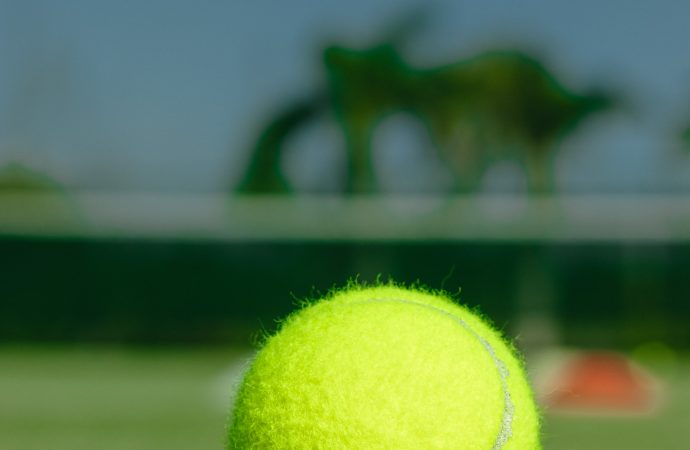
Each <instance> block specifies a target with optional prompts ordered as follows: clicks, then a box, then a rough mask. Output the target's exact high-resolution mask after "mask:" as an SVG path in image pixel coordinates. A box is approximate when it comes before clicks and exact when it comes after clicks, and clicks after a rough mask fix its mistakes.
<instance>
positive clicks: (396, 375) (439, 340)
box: [229, 285, 540, 450]
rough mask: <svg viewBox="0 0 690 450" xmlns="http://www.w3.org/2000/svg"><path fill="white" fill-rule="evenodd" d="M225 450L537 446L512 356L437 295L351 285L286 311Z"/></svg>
mask: <svg viewBox="0 0 690 450" xmlns="http://www.w3.org/2000/svg"><path fill="white" fill-rule="evenodd" d="M229 446H230V448H233V449H269V448H270V449H298V448H309V449H321V448H323V449H341V448H342V449H421V448H424V449H466V450H517V449H530V450H533V449H538V448H540V445H539V417H538V414H537V412H536V408H535V405H534V401H533V397H532V393H531V390H530V387H529V385H528V383H527V380H526V379H525V376H524V370H523V367H522V363H521V361H520V360H519V359H518V358H517V357H516V356H515V352H514V350H513V349H512V348H511V347H510V346H508V345H507V344H505V343H504V341H503V339H502V337H501V336H500V334H499V333H497V332H496V331H495V330H493V329H492V328H491V327H490V326H489V325H488V324H487V323H486V322H485V321H484V320H482V319H481V317H479V316H478V315H475V314H473V313H472V312H470V311H469V310H467V309H466V308H464V307H462V306H459V305H457V304H455V303H453V302H452V301H451V300H450V299H449V298H447V297H445V296H443V295H441V294H438V293H431V292H425V291H419V290H412V289H407V288H403V287H398V286H393V285H385V286H378V287H359V286H354V287H350V288H348V289H346V290H343V291H339V292H336V293H335V294H333V295H331V296H330V297H328V298H326V299H324V300H322V301H320V302H317V303H314V304H312V305H309V306H307V307H306V308H304V309H302V310H300V311H298V312H297V313H295V314H293V315H291V316H289V317H288V319H287V320H286V321H285V322H284V323H283V325H282V327H281V328H280V330H279V332H278V333H277V334H276V335H274V336H272V337H271V338H269V339H268V340H267V342H266V343H265V346H264V347H263V348H262V350H261V351H260V352H259V353H258V355H257V356H256V359H255V360H254V362H253V364H252V366H251V368H250V369H249V371H248V372H247V374H246V375H245V378H244V380H243V382H242V385H241V386H240V389H239V392H238V396H237V401H236V404H235V408H234V412H233V416H232V419H231V422H230V427H229Z"/></svg>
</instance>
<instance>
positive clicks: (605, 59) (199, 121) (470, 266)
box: [0, 0, 690, 450]
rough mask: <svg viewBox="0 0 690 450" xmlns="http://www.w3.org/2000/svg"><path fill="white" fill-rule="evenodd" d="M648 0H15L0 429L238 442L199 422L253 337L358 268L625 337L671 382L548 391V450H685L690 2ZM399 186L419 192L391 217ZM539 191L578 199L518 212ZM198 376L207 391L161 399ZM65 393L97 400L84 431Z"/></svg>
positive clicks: (533, 342)
mask: <svg viewBox="0 0 690 450" xmlns="http://www.w3.org/2000/svg"><path fill="white" fill-rule="evenodd" d="M649 8H650V6H649V5H643V4H642V3H640V4H639V5H637V6H636V7H633V6H631V5H630V4H628V3H623V2H606V3H605V4H601V3H600V2H596V1H594V0H586V1H584V2H578V3H577V4H575V3H572V4H571V3H569V2H564V1H563V2H561V1H557V2H547V1H545V0H529V1H525V2H520V4H519V5H518V4H517V3H510V2H506V1H502V0H491V1H466V2H454V1H445V0H444V1H435V2H428V3H424V4H422V5H421V6H420V5H418V4H416V2H405V1H394V0H377V1H374V2H362V1H355V2H353V3H346V2H336V1H334V0H333V1H330V0H329V1H323V2H319V3H318V4H313V3H311V2H307V1H298V2H294V3H292V4H291V5H290V6H287V5H283V4H278V3H277V2H270V1H263V0H261V1H255V2H202V3H199V4H195V5H191V4H189V3H187V2H180V1H170V2H165V4H163V2H160V1H153V2H146V3H139V2H136V3H135V2H127V1H125V2H117V3H106V2H87V1H85V0H71V1H67V2H59V3H57V2H49V1H38V0H31V1H5V2H2V3H0V344H2V345H1V346H0V398H3V399H7V402H5V403H4V404H5V405H6V406H4V407H3V406H2V405H3V402H2V401H0V448H31V445H33V444H35V446H36V447H43V446H45V443H36V442H38V441H35V439H37V436H38V434H37V433H35V430H36V429H38V428H40V427H43V428H42V429H44V430H49V432H47V434H46V439H47V442H50V443H51V445H57V447H55V446H54V447H53V448H62V447H64V448H70V449H72V450H74V449H78V448H93V446H94V444H93V443H94V442H95V441H94V439H95V440H96V441H98V439H100V440H101V442H99V448H104V449H105V448H109V447H108V442H109V443H110V445H111V446H112V448H122V446H127V447H128V448H132V449H136V448H147V449H152V448H166V449H171V448H176V447H175V446H176V445H179V448H189V447H190V446H193V445H195V446H197V447H199V446H200V445H199V444H198V443H199V442H204V443H205V444H204V445H208V446H213V445H217V446H220V445H221V444H220V442H221V440H222V437H221V436H220V434H222V430H218V433H220V434H218V436H216V435H215V434H213V435H212V437H209V435H208V434H207V435H206V437H204V438H200V435H201V433H209V432H210V427H209V426H208V423H216V424H222V416H223V415H224V413H225V411H226V409H227V408H226V406H227V398H226V397H228V390H229V388H227V386H229V385H231V384H232V379H233V377H236V375H237V373H238V372H239V371H240V367H241V366H242V365H243V364H244V363H245V361H246V358H247V355H248V354H249V353H248V352H249V350H247V348H248V347H250V346H251V345H252V344H253V343H255V342H256V341H257V340H258V336H259V335H260V334H261V333H262V332H265V331H271V330H273V329H275V327H276V323H277V322H276V319H277V318H279V317H283V316H284V315H286V314H288V313H289V312H290V311H292V310H293V309H294V308H295V307H296V305H297V303H298V300H300V299H304V298H310V297H317V296H320V295H323V294H325V293H326V292H328V291H329V289H331V288H333V287H337V286H342V285H343V284H345V283H346V282H347V281H348V280H350V279H353V278H355V279H358V280H360V281H361V282H365V283H366V282H369V283H371V282H376V280H384V281H385V280H388V279H394V280H397V281H399V282H404V283H421V284H424V285H427V286H429V287H432V288H443V289H446V290H448V291H450V292H452V293H456V294H457V293H458V292H460V297H461V298H462V301H463V302H465V303H467V304H469V305H470V306H473V307H478V308H479V309H480V310H481V311H482V312H484V313H485V314H486V315H487V316H488V317H490V318H491V319H492V320H493V321H494V322H495V323H496V325H497V326H498V328H500V329H502V330H504V331H505V332H506V334H508V335H509V336H511V337H513V338H515V340H516V344H517V345H518V346H519V347H520V348H521V349H523V350H526V351H527V354H528V357H529V358H530V360H531V358H533V357H535V358H537V357H539V356H540V355H542V354H546V353H547V352H548V351H549V350H550V349H554V348H559V349H562V348H578V349H602V348H603V349H607V350H615V351H619V352H623V353H624V354H626V355H629V356H630V357H631V358H635V359H636V360H637V361H638V362H639V363H640V364H642V365H646V366H647V368H648V369H649V370H652V371H653V373H654V374H655V375H656V376H658V377H659V380H660V381H659V383H660V384H661V385H664V386H666V388H667V389H668V392H669V394H668V395H669V397H672V398H673V401H670V402H669V403H668V405H667V406H666V407H665V409H664V408H662V409H660V410H659V411H658V412H657V414H656V415H654V414H652V415H649V416H644V417H642V416H641V417H639V418H637V419H633V420H632V421H631V420H630V418H627V419H620V418H618V419H614V420H613V421H612V422H601V421H600V420H599V419H598V418H592V417H589V416H587V417H586V418H580V419H572V420H571V419H569V418H563V417H560V416H554V417H552V416H551V415H547V424H546V429H545V430H546V431H545V439H546V441H547V443H548V442H551V443H553V444H551V445H552V447H550V448H559V449H567V448H582V447H584V446H587V447H589V448H592V449H596V448H602V449H603V448H607V449H608V448H624V447H625V448H631V449H632V448H654V447H659V445H657V444H658V443H659V442H664V444H663V445H661V447H663V448H669V449H672V448H681V447H674V445H676V446H677V445H678V443H681V445H683V444H684V443H685V442H686V440H684V439H681V438H680V437H679V434H682V432H683V431H685V432H687V430H685V428H683V427H682V426H681V424H683V423H686V422H687V418H688V405H690V398H688V393H689V392H690V389H689V387H688V385H687V379H690V378H688V377H687V376H686V375H687V374H688V373H690V372H688V367H690V364H689V363H688V359H687V357H686V356H685V355H686V352H687V350H688V348H690V327H689V326H688V324H689V323H690V302H689V301H688V299H689V298H690V297H689V295H690V277H688V273H689V270H690V239H688V237H689V236H690V231H689V230H690V220H689V219H688V217H687V213H686V212H685V211H690V200H688V199H690V196H689V195H688V194H689V192H688V190H689V189H690V161H688V141H689V137H688V136H689V135H690V134H689V132H688V131H687V128H686V127H687V123H688V117H690V109H688V107H687V104H688V101H687V100H688V99H690V83H689V82H688V81H689V80H690V58H689V57H688V55H687V54H686V53H687V52H686V45H685V43H686V42H687V41H688V37H689V36H688V31H687V24H686V22H687V21H686V20H685V17H687V14H688V13H690V6H687V5H682V4H681V3H680V2H672V1H671V0H664V1H661V2H657V3H656V4H655V5H654V7H653V11H650V10H649ZM614 19H615V20H614ZM484 197H500V198H501V199H503V200H502V203H500V205H502V206H501V207H500V208H499V210H497V211H487V209H486V208H484V207H483V206H482V203H481V199H482V198H484ZM387 198H401V199H403V200H404V201H408V200H409V202H408V203H405V202H403V203H402V205H403V208H402V211H400V209H398V210H396V213H395V214H392V213H391V215H390V219H389V220H383V221H381V220H379V219H376V220H379V221H378V222H376V223H374V222H373V220H374V219H371V218H370V216H375V214H373V213H372V208H373V210H375V211H377V212H379V213H380V214H382V215H386V214H387V212H388V211H391V209H389V208H390V205H388V204H387V203H386V199H387ZM361 199H368V200H367V201H369V200H372V199H373V200H372V201H373V202H374V203H367V204H366V205H369V206H368V207H362V208H359V209H358V207H357V205H359V203H357V202H359V201H360V200H361ZM475 199H477V202H476V203H474V201H475ZM544 199H545V200H546V202H551V203H548V204H550V205H555V206H553V208H552V209H551V210H549V211H551V212H553V211H556V217H555V219H553V220H552V221H551V222H544V223H539V221H540V220H541V218H542V217H547V216H548V214H546V215H539V214H536V215H535V216H534V217H525V216H529V214H531V213H534V212H539V211H540V208H541V206H540V205H542V203H540V202H542V201H543V200H544ZM569 199H570V200H569ZM572 199H574V200H572ZM379 200H380V202H381V203H376V202H377V201H379ZM305 202H312V203H305ZM463 202H467V203H463ZM456 204H462V205H465V204H467V205H469V206H468V207H467V208H464V207H463V208H457V209H454V206H453V205H456ZM621 204H622V205H623V206H624V207H621V208H620V209H619V206H620V205H621ZM247 205H249V206H247ZM309 205H312V206H313V205H317V206H316V211H317V213H314V210H313V209H309V208H310V207H308V206H309ZM351 205H354V206H353V207H352V208H351V209H349V208H350V206H351ZM372 205H373V206H372ZM573 205H574V206H573ZM625 205H627V206H625ZM367 208H369V209H367ZM405 208H408V209H409V210H406V209H405ZM343 211H344V212H345V213H349V212H350V211H354V213H355V214H357V215H358V217H352V218H348V219H351V222H350V221H348V222H346V223H345V225H342V224H341V228H338V227H334V226H333V223H332V222H333V221H339V220H342V218H343V214H344V213H343ZM455 211H460V213H455ZM620 211H622V213H621V214H620V215H618V214H619V212H620ZM338 212H340V215H339V214H338ZM547 212H548V211H547ZM309 214H311V215H309ZM463 214H465V215H463ZM549 214H550V213H549ZM300 215H304V216H305V217H308V218H309V219H310V223H309V224H308V225H309V227H306V226H305V227H304V230H301V231H300V230H294V228H291V227H294V224H295V223H299V221H296V220H295V217H298V216H300ZM448 216H452V217H450V218H448ZM376 217H380V215H379V216H376ZM439 217H445V219H444V220H440V219H438V218H439ZM513 217H516V218H521V219H520V220H518V219H515V221H514V226H511V224H512V222H511V221H512V220H513V219H512V218H513ZM548 217H551V216H548ZM420 218H421V219H426V222H424V221H423V220H422V221H421V223H422V224H426V225H425V226H421V227H418V228H417V229H418V230H419V233H418V234H415V235H412V236H410V235H406V234H405V232H404V230H408V229H407V228H404V226H405V224H406V222H412V221H418V222H416V223H419V221H420ZM530 218H531V219H532V222H530V221H529V219H530ZM572 218H575V219H582V220H583V222H577V224H580V223H584V224H585V225H586V224H590V227H589V228H587V227H586V226H583V227H584V228H586V229H585V230H577V229H576V230H574V231H575V236H576V237H575V238H573V237H572V236H573V235H572V234H569V233H571V232H572V231H573V230H572V229H571V228H569V226H568V225H569V224H568V223H566V221H567V220H568V219H572ZM583 218H584V219H583ZM522 219H527V221H526V222H525V221H524V220H522ZM589 219H591V220H589ZM588 220H589V221H588ZM311 222H313V223H311ZM494 222H499V223H503V224H505V223H507V225H505V226H503V227H494ZM535 222H536V225H535ZM467 223H469V224H470V225H472V224H474V226H476V227H477V229H480V230H482V229H483V230H486V232H485V233H484V234H482V237H481V238H476V237H475V235H472V234H471V233H467V232H466V228H463V225H465V224H467ZM525 223H527V224H528V225H529V224H530V223H531V224H532V225H531V226H532V228H529V227H527V228H525ZM238 224H239V225H238ZM291 224H293V225H291ZM348 224H353V227H352V228H353V230H345V228H343V227H346V226H347V225H348ZM551 224H553V229H549V227H550V226H551ZM647 224H651V225H649V226H647ZM368 225H372V226H371V229H370V228H369V227H368ZM454 226H457V228H458V231H457V232H454ZM575 228H577V226H575ZM469 229H472V227H471V226H470V227H469ZM498 229H500V230H502V231H501V233H496V234H494V235H492V234H491V233H492V230H498ZM238 230H239V232H238ZM285 230H288V231H285ZM314 230H316V232H313V231H314ZM334 230H335V231H334ZM338 230H340V231H338ZM343 230H345V231H348V232H343ZM381 230H384V231H383V232H381ZM400 230H403V231H402V232H401V231H400ZM506 230H507V231H506ZM647 231H649V234H645V233H646V232H647ZM311 232H313V233H312V234H310V233H311ZM339 232H341V233H340V234H339ZM578 232H581V234H578ZM290 233H292V234H290ZM386 233H388V234H386ZM401 236H402V237H401ZM578 236H579V237H578ZM582 236H585V237H584V238H583V237H582ZM630 236H632V238H631V237H630ZM56 346H57V347H56ZM83 346H86V348H87V349H88V350H83V349H82V348H83ZM218 346H220V348H222V349H228V351H227V352H225V351H224V350H218V349H217V347H218ZM56 348H57V349H56ZM113 348H115V350H113ZM74 349H78V350H76V351H75V350H74ZM79 349H82V350H79ZM141 352H143V353H144V356H142V354H141ZM98 355H101V356H102V357H101V358H99V357H98ZM91 361H94V364H95V365H91V364H90V362H91ZM534 367H536V369H535V373H534V376H535V378H538V375H539V373H540V369H539V367H540V366H538V365H535V366H534ZM111 369H112V372H110V370H111ZM197 369H198V370H197ZM53 373H54V374H56V375H55V376H56V379H57V380H58V382H57V384H56V385H55V386H57V387H55V388H54V389H53V388H50V387H49V386H50V383H47V381H50V380H47V379H48V378H50V376H52V375H50V374H53ZM108 373H112V374H114V375H113V376H111V377H108V376H105V375H107V374H108ZM128 373H133V374H134V375H131V376H128V375H127V374H128ZM3 374H4V375H3ZM104 374H105V375H104ZM42 376H43V377H44V378H41V377H42ZM166 377H170V378H166ZM159 379H169V380H170V383H171V384H170V385H163V386H162V387H161V389H160V390H157V389H154V388H153V387H152V386H154V385H155V383H153V381H152V380H159ZM99 380H105V381H103V382H104V383H106V382H107V383H108V384H107V386H109V387H110V388H105V389H101V387H102V386H101V385H100V384H99V383H100V381H99ZM176 383H177V384H176ZM196 383H206V384H204V386H206V385H208V386H212V387H209V389H208V392H206V391H205V390H203V389H198V384H196ZM220 384H222V385H223V386H224V388H218V387H217V385H220ZM58 385H59V386H58ZM76 385H81V386H84V391H83V394H84V395H83V396H81V397H80V396H79V395H75V394H74V392H75V390H74V389H75V388H74V386H76ZM195 386H196V387H195ZM178 388H180V389H178ZM186 389H190V392H193V393H195V395H196V394H198V395H200V396H203V395H208V396H209V398H210V397H213V400H209V402H207V403H204V402H202V401H201V400H199V401H200V403H199V404H194V400H193V399H191V396H190V397H189V398H180V399H179V402H178V403H176V404H174V406H173V407H172V408H167V407H165V406H160V405H167V404H168V403H166V402H168V401H171V400H170V396H171V395H173V394H172V393H174V392H180V391H184V390H186ZM197 389H198V390H197ZM204 389H205V388H204ZM118 392H124V393H125V394H129V395H130V396H132V397H130V398H132V399H134V397H137V398H141V399H142V400H141V405H140V406H141V407H140V409H138V411H139V414H140V415H132V416H128V413H127V408H125V407H123V406H122V405H120V404H118V400H117V398H115V397H117V396H116V395H115V394H114V393H118ZM147 393H148V394H149V395H150V396H149V397H147ZM39 394H41V395H39ZM106 394H107V395H106ZM46 395H52V396H54V398H56V399H62V400H61V401H64V403H65V404H68V403H70V402H74V404H73V406H74V409H70V410H69V414H66V415H64V422H63V423H62V425H64V428H62V425H61V424H59V423H58V422H56V417H58V416H60V415H61V414H63V413H66V412H67V409H65V410H63V409H61V408H59V407H57V406H55V407H53V409H51V408H50V407H48V406H46V405H45V403H44V402H43V401H41V398H44V397H45V396H46ZM99 395H102V396H104V397H102V399H103V401H104V402H105V406H102V407H103V408H104V412H103V413H102V415H95V416H94V415H92V414H91V412H92V411H94V410H96V409H97V406H95V405H94V404H93V401H90V400H89V399H91V398H99V397H98V396H99ZM154 395H161V397H156V398H153V397H152V396H154ZM41 396H43V397H41ZM219 398H221V400H220V401H219V400H218V399H219ZM144 399H145V400H146V401H144ZM134 400H136V399H134ZM197 400H198V399H197ZM204 401H205V400H204ZM192 404H193V407H190V408H191V409H188V406H189V405H192ZM219 404H220V406H218V405H219ZM107 405H114V406H112V408H111V409H112V411H111V412H112V416H110V415H108V407H107ZM118 405H119V406H118ZM156 405H158V406H156ZM194 408H197V409H194ZM176 410H177V411H180V412H184V411H199V415H198V417H203V418H209V421H208V422H206V423H201V421H199V420H196V421H195V420H192V419H190V417H189V416H184V414H182V415H175V414H174V413H173V412H174V411H176ZM168 413H169V414H168ZM183 416H184V417H183ZM157 418H158V419H157ZM125 419H126V420H125ZM619 419H620V420H619ZM118 420H122V421H123V422H118ZM156 420H160V422H156ZM637 420H639V421H637ZM214 421H215V422H214ZM135 422H136V423H135ZM114 423H126V425H125V426H126V428H127V429H128V430H130V431H131V432H132V433H133V434H132V436H133V438H132V440H130V441H127V442H124V443H123V441H122V433H118V430H117V429H116V428H117V427H116V426H114V425H113V424H114ZM147 423H157V424H158V425H159V426H158V427H153V428H150V427H147V426H145V425H146V424H147ZM180 423H182V424H187V425H189V428H187V431H186V433H185V432H182V431H180V432H179V434H178V435H176V436H177V439H173V437H174V436H173V437H171V436H170V435H169V431H170V430H171V429H177V430H182V429H185V428H186V427H185V426H180ZM602 423H605V425H602ZM58 425H60V426H58ZM597 426H599V427H602V428H603V431H599V428H597ZM37 427H38V428H37ZM219 427H220V425H218V426H217V427H215V428H219ZM593 427H594V428H596V429H597V431H592V430H593V429H594V428H593ZM61 429H62V431H61ZM64 430H67V431H64ZM70 430H71V432H72V433H76V434H79V436H81V438H83V439H81V438H80V439H75V438H74V436H70V435H69V433H70ZM89 430H91V431H89ZM93 430H101V431H103V433H102V434H100V435H98V436H94V433H93ZM655 430H656V434H654V431H655ZM109 433H110V434H109ZM195 433H198V434H195ZM2 436H5V438H4V439H5V441H3V437H2ZM104 436H105V437H104ZM587 436H590V439H589V440H588V439H587ZM621 436H626V438H623V439H624V440H625V439H627V440H626V441H625V442H626V444H625V445H624V446H621V445H614V444H611V443H612V442H617V443H618V444H620V443H621V442H622V441H621ZM670 437H674V440H673V442H668V439H670ZM664 439H666V440H664ZM30 443H33V444H30ZM568 445H570V447H568ZM635 445H637V446H638V447H635ZM661 447H659V448H661Z"/></svg>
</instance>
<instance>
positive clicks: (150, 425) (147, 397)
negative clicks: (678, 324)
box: [0, 346, 690, 450]
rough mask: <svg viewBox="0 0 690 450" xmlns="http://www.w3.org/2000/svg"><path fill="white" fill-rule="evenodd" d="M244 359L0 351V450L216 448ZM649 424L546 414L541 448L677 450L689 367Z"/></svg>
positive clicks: (192, 351)
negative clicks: (232, 390)
mask: <svg viewBox="0 0 690 450" xmlns="http://www.w3.org/2000/svg"><path fill="white" fill-rule="evenodd" d="M250 354H251V353H250V351H249V350H240V349H234V350H233V349H227V348H225V349H223V348H216V349H206V350H202V349H199V348H194V347H190V348H174V349H160V348H158V349H156V348H131V347H124V348H114V347H107V348H102V347H23V346H22V347H20V346H8V347H0V449H3V450H34V449H36V450H39V449H40V450H43V449H51V450H63V449H64V450H68V449H69V450H82V449H83V450H87V449H88V450H94V449H98V450H111V449H112V450H114V449H128V450H157V449H161V450H163V449H165V450H176V449H179V450H189V449H195V450H201V449H208V450H214V449H218V450H220V449H222V448H223V444H224V428H225V421H226V416H227V411H228V405H229V404H230V395H231V387H232V384H233V379H236V377H237V375H238V374H239V373H240V371H241V369H242V367H243V365H244V364H245V362H246V361H247V358H249V355H250ZM666 379H667V380H668V391H667V397H668V398H667V403H666V405H665V407H664V408H662V410H661V411H660V413H659V414H656V415H654V416H651V417H628V418H620V417H615V418H614V417H600V418H591V417H575V416H550V415H548V414H547V415H546V417H545V425H544V430H543V436H544V439H543V441H544V447H545V449H554V450H576V449H585V450H612V449H626V450H637V449H639V450H643V449H644V450H649V449H665V450H676V449H677V450H681V449H687V448H688V442H690V427H689V426H688V425H689V424H690V358H687V357H686V358H685V359H682V360H681V361H680V362H679V363H678V364H677V365H676V367H675V369H674V370H673V371H672V372H668V373H667V374H666Z"/></svg>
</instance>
